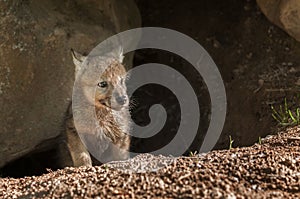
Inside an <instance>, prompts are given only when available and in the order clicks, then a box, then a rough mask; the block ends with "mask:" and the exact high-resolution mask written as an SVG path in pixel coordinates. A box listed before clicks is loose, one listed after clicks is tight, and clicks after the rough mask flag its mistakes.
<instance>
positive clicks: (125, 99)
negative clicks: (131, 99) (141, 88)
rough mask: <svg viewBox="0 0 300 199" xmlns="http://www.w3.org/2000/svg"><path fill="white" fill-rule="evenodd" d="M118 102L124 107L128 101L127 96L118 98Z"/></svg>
mask: <svg viewBox="0 0 300 199" xmlns="http://www.w3.org/2000/svg"><path fill="white" fill-rule="evenodd" d="M116 101H117V102H118V104H120V105H124V104H125V103H126V101H127V97H126V96H125V95H123V96H120V97H117V98H116Z"/></svg>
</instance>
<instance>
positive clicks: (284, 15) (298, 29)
mask: <svg viewBox="0 0 300 199" xmlns="http://www.w3.org/2000/svg"><path fill="white" fill-rule="evenodd" d="M257 4H258V5H259V7H260V8H261V10H262V12H263V13H264V14H265V15H266V16H267V18H268V19H269V20H270V21H271V22H272V23H274V24H276V25H277V26H279V27H280V28H282V29H283V30H284V31H286V32H287V33H288V34H289V35H291V36H292V37H294V38H295V39H296V40H298V41H300V1H299V0H257Z"/></svg>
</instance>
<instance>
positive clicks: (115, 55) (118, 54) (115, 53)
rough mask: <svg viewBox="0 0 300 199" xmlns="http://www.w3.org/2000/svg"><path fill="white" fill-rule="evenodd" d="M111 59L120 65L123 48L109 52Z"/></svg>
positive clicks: (122, 57)
mask: <svg viewBox="0 0 300 199" xmlns="http://www.w3.org/2000/svg"><path fill="white" fill-rule="evenodd" d="M111 55H112V57H113V58H115V59H116V60H117V61H118V62H120V63H122V62H123V59H124V55H123V48H122V46H119V47H118V48H116V49H114V50H113V51H112V52H111Z"/></svg>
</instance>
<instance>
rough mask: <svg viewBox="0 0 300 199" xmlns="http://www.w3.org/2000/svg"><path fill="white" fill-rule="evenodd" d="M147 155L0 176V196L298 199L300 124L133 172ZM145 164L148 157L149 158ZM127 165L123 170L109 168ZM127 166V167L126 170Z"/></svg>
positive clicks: (150, 157)
mask: <svg viewBox="0 0 300 199" xmlns="http://www.w3.org/2000/svg"><path fill="white" fill-rule="evenodd" d="M149 159H152V160H154V162H155V161H156V163H159V161H160V160H162V164H164V163H165V162H166V160H170V158H166V157H160V158H157V157H154V156H152V155H149V154H144V155H141V156H137V157H136V158H135V159H134V160H135V161H133V160H130V161H125V162H119V163H114V164H108V165H103V166H101V167H89V168H88V167H80V168H65V169H64V170H58V171H55V172H52V171H51V172H49V173H48V174H44V175H42V176H38V177H35V176H33V177H25V178H20V179H14V178H2V179H0V197H4V198H16V197H20V198H32V197H38V198H50V197H51V198H71V197H74V198H83V197H84V198H97V196H99V198H154V197H159V198H161V197H165V198H191V197H198V198H242V197H247V198H266V197H267V198H297V197H300V127H295V128H292V129H290V130H288V131H287V132H282V133H279V134H278V135H274V136H269V137H267V138H265V139H262V143H260V144H255V145H253V146H251V147H245V148H234V149H230V150H220V151H212V152H210V153H207V154H198V155H196V156H193V157H180V158H176V159H174V161H171V162H169V163H170V164H169V165H168V166H166V167H164V168H162V169H160V170H158V171H156V172H154V171H152V172H143V173H136V172H133V171H134V170H136V168H137V165H136V162H147V160H149ZM148 162H149V161H148ZM116 165H117V167H118V168H120V167H123V168H124V166H125V167H127V169H126V170H121V169H116V168H113V167H116ZM128 168H131V171H130V170H128Z"/></svg>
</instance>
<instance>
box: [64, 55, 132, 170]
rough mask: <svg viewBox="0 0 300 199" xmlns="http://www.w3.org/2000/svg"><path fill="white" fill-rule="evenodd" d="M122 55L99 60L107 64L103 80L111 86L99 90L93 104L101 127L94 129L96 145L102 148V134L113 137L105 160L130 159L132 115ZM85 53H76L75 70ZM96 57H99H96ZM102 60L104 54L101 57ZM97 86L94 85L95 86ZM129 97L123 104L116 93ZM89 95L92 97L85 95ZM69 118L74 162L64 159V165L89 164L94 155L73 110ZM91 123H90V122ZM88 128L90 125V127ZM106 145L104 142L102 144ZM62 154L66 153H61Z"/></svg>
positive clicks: (68, 139) (69, 146)
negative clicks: (91, 154) (81, 131)
mask: <svg viewBox="0 0 300 199" xmlns="http://www.w3.org/2000/svg"><path fill="white" fill-rule="evenodd" d="M119 56H120V57H119V58H118V57H115V55H114V56H112V55H108V56H107V59H108V61H105V62H101V63H100V62H99V64H100V67H104V66H101V64H102V65H103V64H108V66H105V67H107V68H106V70H105V71H104V72H103V73H102V75H101V77H100V79H101V81H105V82H107V83H108V87H107V88H105V89H102V88H98V89H96V93H95V99H94V106H95V110H96V116H97V122H98V126H99V127H100V130H98V131H96V132H92V134H93V135H94V137H93V140H94V139H95V140H96V141H97V143H96V145H98V146H99V147H100V148H101V144H102V143H101V142H102V140H101V139H98V138H99V137H101V135H102V134H104V135H106V136H107V137H108V138H109V139H110V140H111V142H112V143H111V144H109V146H108V147H107V149H106V150H105V151H104V153H103V155H102V156H103V160H104V161H106V162H107V161H112V160H124V159H127V158H129V152H128V150H129V147H130V137H129V131H130V123H129V119H130V114H129V109H128V104H129V102H128V101H129V99H128V96H127V94H126V86H125V84H124V83H122V82H123V81H124V79H125V78H126V70H125V68H124V66H123V65H122V63H121V62H120V60H122V59H123V55H122V53H120V54H119ZM83 59H85V57H84V56H81V55H80V54H78V53H75V52H73V60H74V64H75V65H76V71H77V72H78V71H79V70H80V67H81V65H80V64H82V63H83V61H84V60H83ZM95 59H96V58H95ZM101 59H102V60H103V57H102V58H101ZM96 86H97V85H95V87H96ZM119 95H121V96H126V97H127V100H128V101H126V104H124V105H120V104H118V103H117V102H116V99H115V98H116V96H119ZM86 97H87V98H88V97H90V96H86ZM68 115H69V118H68V119H67V121H66V132H65V136H64V137H65V139H66V145H67V150H68V152H69V154H70V156H71V161H67V159H68V158H65V159H66V161H63V165H64V166H83V165H85V166H90V165H91V164H92V161H91V157H90V155H89V153H88V151H87V149H86V147H85V146H84V144H83V143H82V142H81V140H80V137H79V135H78V133H77V131H76V129H75V127H74V121H73V116H72V110H71V109H70V111H69V114H68ZM87 123H88V122H87ZM87 128H88V127H87ZM103 144H104V143H103ZM62 154H63V153H62Z"/></svg>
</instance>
